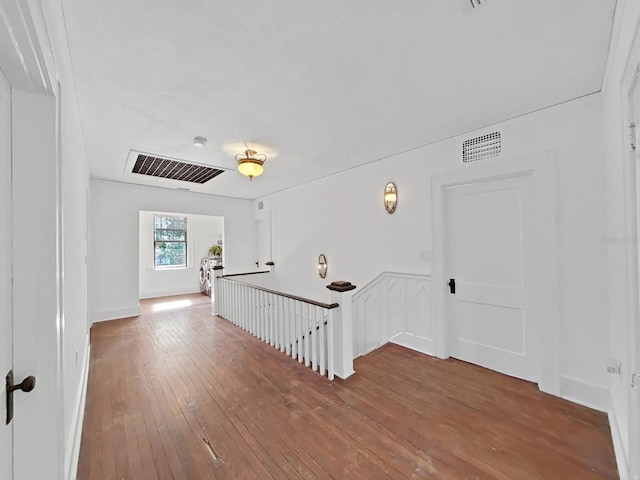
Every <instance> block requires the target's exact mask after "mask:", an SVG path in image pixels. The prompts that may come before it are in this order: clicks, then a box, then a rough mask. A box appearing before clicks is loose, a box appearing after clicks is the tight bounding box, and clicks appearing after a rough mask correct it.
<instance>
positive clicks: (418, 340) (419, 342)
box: [389, 333, 434, 356]
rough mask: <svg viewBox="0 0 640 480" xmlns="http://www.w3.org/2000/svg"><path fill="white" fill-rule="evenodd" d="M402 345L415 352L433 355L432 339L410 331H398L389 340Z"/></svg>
mask: <svg viewBox="0 0 640 480" xmlns="http://www.w3.org/2000/svg"><path fill="white" fill-rule="evenodd" d="M389 341H390V342H391V343H395V344H397V345H400V346H402V347H406V348H410V349H411V350H415V351H416V352H420V353H424V354H426V355H432V356H433V352H434V349H433V340H432V339H430V338H424V337H418V336H416V335H412V334H410V333H399V334H397V335H395V336H393V337H391V339H390V340H389Z"/></svg>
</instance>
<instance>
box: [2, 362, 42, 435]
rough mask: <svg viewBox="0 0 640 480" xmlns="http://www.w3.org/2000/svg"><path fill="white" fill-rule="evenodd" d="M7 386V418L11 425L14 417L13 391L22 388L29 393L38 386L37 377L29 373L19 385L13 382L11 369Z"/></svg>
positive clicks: (7, 378) (7, 422)
mask: <svg viewBox="0 0 640 480" xmlns="http://www.w3.org/2000/svg"><path fill="white" fill-rule="evenodd" d="M6 386H7V420H6V424H7V425H9V423H11V420H12V419H13V392H15V391H16V390H22V391H23V392H25V393H29V392H30V391H31V390H33V389H34V388H36V377H34V376H33V375H29V376H28V377H27V378H25V379H24V380H22V382H20V383H18V384H17V385H14V384H13V370H11V371H10V372H9V373H8V374H7V377H6Z"/></svg>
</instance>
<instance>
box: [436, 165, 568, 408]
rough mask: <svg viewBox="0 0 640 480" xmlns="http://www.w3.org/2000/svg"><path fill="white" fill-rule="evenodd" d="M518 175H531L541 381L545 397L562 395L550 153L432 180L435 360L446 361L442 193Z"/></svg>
mask: <svg viewBox="0 0 640 480" xmlns="http://www.w3.org/2000/svg"><path fill="white" fill-rule="evenodd" d="M521 175H530V176H531V180H532V182H531V184H532V185H531V187H532V188H531V189H532V203H533V216H534V218H533V230H534V231H535V238H534V244H533V245H534V258H535V262H534V264H535V267H534V268H535V271H534V272H533V278H534V279H535V280H534V281H535V285H534V292H533V297H534V305H535V309H534V311H533V312H531V316H532V318H534V319H535V320H536V322H538V331H539V332H540V334H539V341H540V382H539V384H538V385H539V387H540V390H542V391H543V392H547V393H551V394H553V395H558V396H559V395H560V372H559V368H558V359H557V352H558V348H559V344H560V339H559V328H558V323H559V318H560V304H559V294H558V288H559V278H558V233H557V223H556V215H557V214H556V189H555V185H556V169H555V160H554V156H553V154H552V153H546V154H541V155H539V156H536V157H531V158H523V159H505V160H484V161H481V162H479V163H474V164H469V165H465V166H464V167H462V168H458V169H456V170H454V171H451V172H446V173H444V174H442V175H438V176H436V177H434V178H433V179H432V180H431V207H432V219H433V229H432V244H433V319H434V349H435V354H436V356H438V357H440V358H448V357H449V329H448V325H447V323H448V322H447V315H448V312H447V307H446V305H447V296H448V295H449V293H448V286H447V281H448V277H447V272H446V258H447V253H448V252H447V242H446V231H447V228H446V225H447V224H446V221H447V219H446V189H447V188H449V187H453V186H458V185H464V184H468V183H477V182H483V181H490V180H494V179H499V178H505V177H514V176H521Z"/></svg>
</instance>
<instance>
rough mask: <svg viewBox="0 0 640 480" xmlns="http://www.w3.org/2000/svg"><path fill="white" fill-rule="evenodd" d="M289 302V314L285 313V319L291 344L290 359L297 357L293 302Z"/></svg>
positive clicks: (294, 305)
mask: <svg viewBox="0 0 640 480" xmlns="http://www.w3.org/2000/svg"><path fill="white" fill-rule="evenodd" d="M287 300H289V312H288V313H287V317H288V319H289V342H290V343H291V358H296V355H297V350H298V349H297V347H296V324H295V315H294V313H295V312H294V310H295V307H296V304H295V300H293V299H292V298H289V299H287Z"/></svg>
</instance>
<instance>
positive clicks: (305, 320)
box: [302, 303, 310, 367]
mask: <svg viewBox="0 0 640 480" xmlns="http://www.w3.org/2000/svg"><path fill="white" fill-rule="evenodd" d="M303 305H304V307H303V308H302V312H304V313H303V314H302V328H303V329H304V366H305V367H308V366H309V345H310V344H309V304H308V303H305V304H303Z"/></svg>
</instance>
